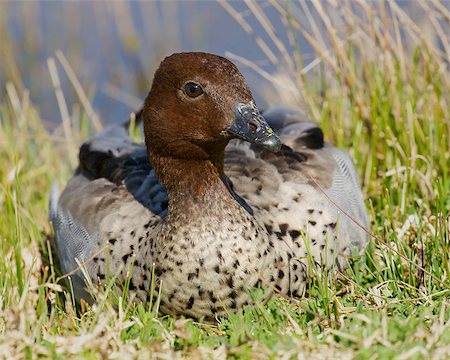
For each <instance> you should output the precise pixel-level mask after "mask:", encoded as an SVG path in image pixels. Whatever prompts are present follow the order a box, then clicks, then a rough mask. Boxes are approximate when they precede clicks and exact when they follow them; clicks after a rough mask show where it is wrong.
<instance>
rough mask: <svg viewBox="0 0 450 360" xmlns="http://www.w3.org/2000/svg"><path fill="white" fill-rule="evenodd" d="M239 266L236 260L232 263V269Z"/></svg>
mask: <svg viewBox="0 0 450 360" xmlns="http://www.w3.org/2000/svg"><path fill="white" fill-rule="evenodd" d="M239 265H240V264H239V260H238V259H236V260H235V261H234V263H233V267H234V268H235V269H237V268H238V266H239Z"/></svg>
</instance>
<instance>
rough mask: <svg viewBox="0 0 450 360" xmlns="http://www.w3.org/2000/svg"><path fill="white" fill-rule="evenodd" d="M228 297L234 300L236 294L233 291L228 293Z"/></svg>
mask: <svg viewBox="0 0 450 360" xmlns="http://www.w3.org/2000/svg"><path fill="white" fill-rule="evenodd" d="M228 297H229V298H230V299H236V298H237V292H236V291H234V290H232V291H230V293H229V294H228Z"/></svg>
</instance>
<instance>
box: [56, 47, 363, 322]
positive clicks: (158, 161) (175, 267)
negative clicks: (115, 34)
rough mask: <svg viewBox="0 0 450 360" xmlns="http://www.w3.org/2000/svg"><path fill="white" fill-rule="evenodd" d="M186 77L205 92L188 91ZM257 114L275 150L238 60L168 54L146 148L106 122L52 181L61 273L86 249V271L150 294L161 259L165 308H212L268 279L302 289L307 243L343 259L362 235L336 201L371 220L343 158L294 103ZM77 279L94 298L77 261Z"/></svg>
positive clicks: (229, 303) (141, 296)
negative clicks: (70, 172) (71, 167)
mask: <svg viewBox="0 0 450 360" xmlns="http://www.w3.org/2000/svg"><path fill="white" fill-rule="evenodd" d="M186 82H195V84H200V85H201V87H202V89H203V90H204V94H201V95H200V96H198V97H196V98H195V99H194V98H192V99H191V98H190V96H186V92H183V91H184V90H183V86H185V85H184V84H186ZM236 104H244V105H245V106H244V105H239V106H238V105H236ZM263 116H264V118H265V119H266V121H267V122H268V123H269V125H270V126H272V128H273V129H274V130H275V131H276V133H277V134H278V136H279V137H280V139H281V141H282V143H283V145H282V147H281V150H280V151H279V152H272V151H270V150H268V149H272V150H273V149H276V148H278V147H279V140H278V137H276V136H275V135H272V133H271V131H270V129H269V128H268V127H267V125H266V123H265V122H264V121H263V120H262V118H261V117H260V115H259V113H258V111H257V110H256V108H255V107H254V103H253V101H252V96H251V93H250V90H249V89H248V87H247V85H246V83H245V80H244V79H243V77H242V75H241V74H240V73H239V71H238V70H237V68H236V67H235V66H234V65H233V64H232V63H230V62H229V61H228V60H226V59H223V58H220V57H217V56H214V55H210V54H203V53H185V54H175V55H172V56H171V57H169V58H167V59H166V60H165V61H164V62H163V63H162V64H161V66H160V69H159V70H158V72H157V73H156V75H155V79H154V82H153V86H152V90H151V91H150V94H149V96H148V98H147V100H146V102H145V106H144V109H143V113H142V118H143V122H144V128H145V135H146V143H147V147H146V146H145V145H143V144H135V143H133V142H132V141H131V140H130V139H129V137H128V135H127V129H126V127H123V126H115V127H111V128H109V129H107V130H105V131H103V132H102V133H100V134H98V135H97V136H96V137H94V138H93V139H91V140H90V141H88V142H86V143H85V144H83V146H82V147H81V149H80V165H79V167H78V169H77V170H76V172H75V174H74V176H73V177H72V179H71V180H70V181H69V183H68V184H67V186H66V188H65V190H64V191H63V193H62V194H61V195H60V194H59V193H58V191H57V189H56V188H54V189H53V190H52V193H51V199H50V219H51V221H52V223H53V226H54V229H55V235H56V236H55V238H56V244H57V248H58V249H57V250H58V251H57V253H58V258H59V261H60V263H61V267H62V271H63V272H69V271H71V270H73V269H76V268H77V266H78V265H77V262H76V260H75V258H76V259H78V261H79V262H84V261H86V260H88V259H90V258H91V257H93V259H92V260H91V261H88V262H87V264H86V269H87V271H88V273H89V276H90V277H91V279H92V281H93V282H94V283H98V282H105V281H106V279H107V278H108V277H113V276H115V275H118V276H117V281H118V282H119V283H125V281H126V278H127V276H128V274H129V270H130V268H131V267H132V272H131V281H130V284H129V291H130V293H132V294H135V295H136V298H137V299H138V300H139V301H147V300H148V297H149V293H150V292H149V288H150V284H151V274H152V265H153V264H155V276H156V279H155V280H156V281H155V284H156V285H157V289H156V290H159V284H161V289H160V290H161V294H162V298H161V300H162V301H161V309H162V310H163V311H164V312H166V313H172V314H180V313H182V314H186V315H189V316H193V317H201V316H206V317H212V316H217V315H221V314H224V313H225V312H226V311H232V310H235V309H238V308H240V307H242V306H243V305H245V304H247V303H249V302H250V297H249V293H248V289H251V288H253V287H263V288H265V289H266V291H265V295H264V298H265V299H268V298H269V297H270V295H271V294H272V293H273V290H272V289H273V288H276V289H278V290H279V291H281V292H283V293H285V294H289V295H301V294H303V292H304V290H305V285H306V276H307V270H306V267H307V264H308V259H307V254H308V253H309V254H310V255H312V257H313V258H314V260H315V261H316V262H317V263H318V264H320V266H324V267H326V268H332V267H333V266H334V264H337V265H338V266H339V267H345V265H346V258H347V256H348V255H350V254H352V253H355V252H360V251H362V250H363V249H364V246H365V245H366V243H367V236H366V234H365V233H364V232H363V231H362V230H361V229H360V228H359V227H358V226H357V225H355V224H354V223H353V222H352V221H351V220H349V219H348V217H347V216H346V215H344V214H341V213H340V211H339V210H338V208H337V207H336V206H335V204H334V203H333V202H335V203H336V204H338V206H340V207H341V208H342V209H344V210H345V211H346V212H347V213H348V214H349V215H350V216H352V217H353V218H354V219H355V220H356V221H358V222H359V223H361V225H363V226H366V227H367V226H368V221H367V217H366V213H365V209H364V204H363V198H362V195H361V191H360V188H359V184H358V179H357V176H356V173H355V169H354V166H353V164H352V161H351V159H350V158H349V156H348V155H347V154H345V153H343V152H342V151H340V150H338V149H336V148H335V147H333V146H330V145H328V144H326V143H324V141H323V134H322V131H321V129H320V128H319V127H318V126H317V125H316V124H315V123H313V122H311V121H309V120H308V119H307V118H306V117H305V116H304V115H303V114H302V113H300V112H298V111H295V110H292V109H289V108H284V107H277V108H269V109H268V110H267V111H265V112H263ZM236 119H237V120H236ZM236 121H240V122H239V123H238V125H239V126H237V125H236ZM236 137H239V138H240V139H241V140H231V139H233V138H236ZM242 139H243V140H245V141H249V142H245V141H243V140H242ZM230 140H231V142H230V143H229V144H228V142H229V141H230ZM250 142H251V143H252V144H250ZM227 144H228V146H227V147H226V149H225V146H226V145H227ZM267 148H268V149H267ZM224 149H225V150H224ZM149 159H150V160H149ZM163 184H164V185H163ZM324 192H325V193H326V194H327V195H326V194H324ZM327 196H328V197H327ZM330 198H331V199H332V201H330ZM94 255H95V256H94ZM73 281H74V286H75V293H76V296H77V297H78V298H81V297H83V298H85V299H88V300H89V295H88V294H87V292H86V291H85V289H84V288H85V286H84V279H83V276H82V273H81V272H80V271H78V272H76V273H75V274H74V277H73Z"/></svg>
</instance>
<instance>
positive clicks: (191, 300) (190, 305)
mask: <svg viewBox="0 0 450 360" xmlns="http://www.w3.org/2000/svg"><path fill="white" fill-rule="evenodd" d="M193 305H194V295H191V297H190V298H189V301H188V303H187V305H186V309H188V310H189V309H192V306H193Z"/></svg>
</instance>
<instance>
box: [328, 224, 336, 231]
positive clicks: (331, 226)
mask: <svg viewBox="0 0 450 360" xmlns="http://www.w3.org/2000/svg"><path fill="white" fill-rule="evenodd" d="M328 226H329V227H330V228H332V229H334V228H335V227H336V223H335V222H332V223H329V224H328Z"/></svg>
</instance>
